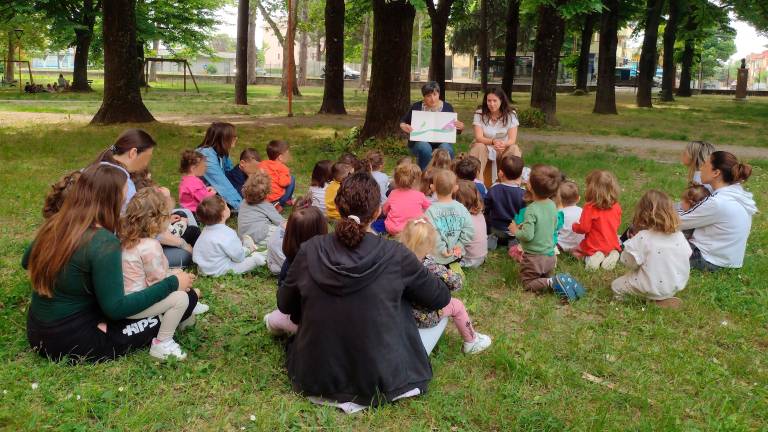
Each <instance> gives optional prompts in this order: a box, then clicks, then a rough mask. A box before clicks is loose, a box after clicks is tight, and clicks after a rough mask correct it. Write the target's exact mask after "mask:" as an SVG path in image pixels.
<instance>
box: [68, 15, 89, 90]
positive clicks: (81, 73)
mask: <svg viewBox="0 0 768 432" xmlns="http://www.w3.org/2000/svg"><path fill="white" fill-rule="evenodd" d="M92 39H93V27H91V28H90V29H87V30H85V29H83V30H80V29H77V30H75V64H74V68H73V70H72V86H71V87H70V89H71V90H72V91H83V92H88V91H93V90H92V89H91V86H90V85H88V50H89V49H90V47H91V40H92Z"/></svg>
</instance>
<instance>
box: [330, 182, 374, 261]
mask: <svg viewBox="0 0 768 432" xmlns="http://www.w3.org/2000/svg"><path fill="white" fill-rule="evenodd" d="M378 191H379V185H378V183H376V180H374V178H373V177H371V175H370V174H369V173H366V172H356V173H355V174H353V175H352V176H350V177H347V178H346V179H345V180H344V182H343V183H342V184H341V187H340V188H339V193H338V194H337V195H336V200H335V202H336V208H338V210H339V214H340V215H341V220H340V221H339V222H338V223H337V224H336V231H335V235H336V238H337V239H339V241H340V242H341V243H342V244H344V245H345V246H346V247H348V248H355V247H357V245H359V244H360V242H362V241H363V238H364V237H365V233H366V232H367V231H368V226H369V225H370V223H371V222H373V219H374V218H375V217H376V215H377V214H378V210H379V199H380V197H379V194H378Z"/></svg>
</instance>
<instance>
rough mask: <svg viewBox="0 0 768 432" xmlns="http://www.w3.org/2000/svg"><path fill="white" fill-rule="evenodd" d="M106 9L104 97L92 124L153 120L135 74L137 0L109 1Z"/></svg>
mask: <svg viewBox="0 0 768 432" xmlns="http://www.w3.org/2000/svg"><path fill="white" fill-rule="evenodd" d="M103 10H104V18H103V21H102V26H103V32H104V33H103V38H104V97H103V100H102V103H101V108H99V111H98V112H97V113H96V115H95V116H94V117H93V120H91V124H108V123H123V122H131V123H143V122H151V121H154V120H155V119H154V118H153V117H152V114H150V112H149V110H147V107H145V106H144V102H142V100H141V92H140V91H139V81H138V75H137V74H136V69H137V64H136V63H137V59H136V1H135V0H110V1H108V2H104V5H103Z"/></svg>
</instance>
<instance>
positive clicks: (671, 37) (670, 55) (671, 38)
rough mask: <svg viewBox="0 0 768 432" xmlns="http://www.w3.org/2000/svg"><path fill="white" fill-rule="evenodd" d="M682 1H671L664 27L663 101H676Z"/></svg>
mask: <svg viewBox="0 0 768 432" xmlns="http://www.w3.org/2000/svg"><path fill="white" fill-rule="evenodd" d="M679 1H680V0H669V18H668V19H667V25H666V26H665V27H664V75H663V76H662V78H661V100H662V101H664V102H673V101H674V100H675V96H674V93H673V92H674V90H675V73H676V72H677V67H676V65H675V40H676V39H677V23H678V15H679V11H680V4H679Z"/></svg>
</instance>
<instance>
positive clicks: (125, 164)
mask: <svg viewBox="0 0 768 432" xmlns="http://www.w3.org/2000/svg"><path fill="white" fill-rule="evenodd" d="M155 147H157V142H155V140H154V139H153V138H152V136H151V135H150V134H149V133H147V132H146V131H144V130H142V129H127V130H125V131H124V132H123V133H121V134H120V136H118V137H117V140H115V143H114V144H112V145H111V146H109V148H108V149H106V150H105V151H103V152H102V153H101V154H100V155H99V158H98V161H100V162H102V163H107V164H110V165H112V166H114V167H115V168H117V169H120V170H122V171H123V172H124V173H125V174H126V175H127V176H128V180H127V187H128V189H127V193H126V194H125V198H124V199H123V205H122V210H125V207H126V206H127V205H128V202H129V201H130V200H131V198H133V196H134V195H136V184H135V183H134V181H133V179H134V178H138V177H149V171H148V167H149V163H150V162H151V161H152V156H153V153H154V149H155ZM159 190H160V191H161V192H162V193H163V194H164V195H166V196H167V197H168V199H169V200H170V199H171V193H170V191H169V190H168V189H167V188H165V187H159ZM179 210H180V211H182V212H183V213H184V214H185V217H186V219H187V224H188V225H190V226H194V227H195V228H194V230H195V231H196V232H198V233H199V229H198V228H197V223H196V222H195V220H194V216H193V215H192V213H191V212H185V211H184V209H179ZM174 213H178V211H176V210H174ZM180 218H181V216H179V215H178V214H173V215H171V222H172V223H173V222H176V221H178V220H179V219H180ZM198 235H199V234H198ZM158 240H159V241H160V243H161V244H162V245H163V253H164V254H165V256H166V258H168V263H169V264H170V266H171V267H187V266H189V265H190V264H192V246H191V245H190V244H188V243H187V242H186V240H184V239H183V238H181V237H178V236H174V235H172V234H171V233H170V232H163V233H162V234H160V235H159V236H158Z"/></svg>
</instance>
